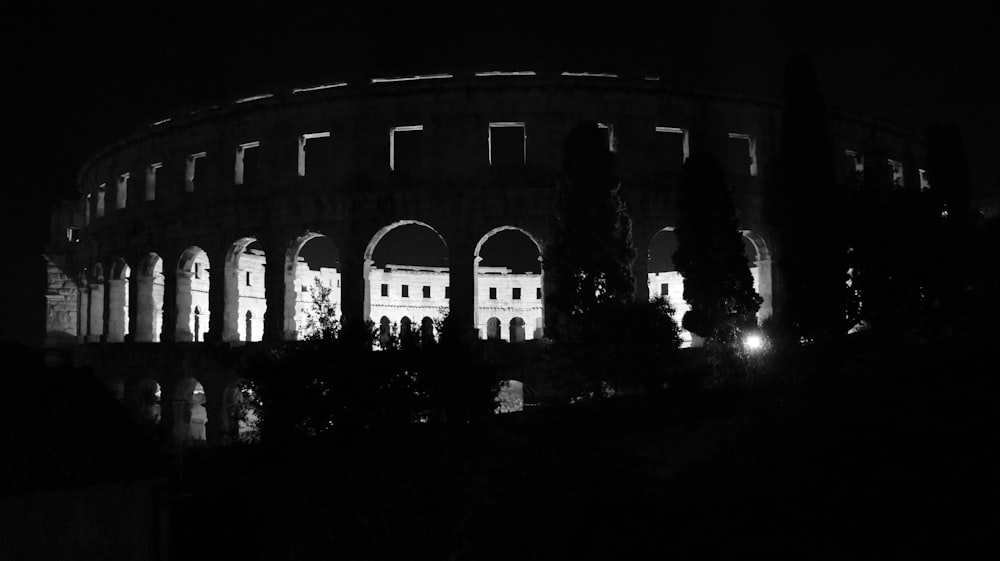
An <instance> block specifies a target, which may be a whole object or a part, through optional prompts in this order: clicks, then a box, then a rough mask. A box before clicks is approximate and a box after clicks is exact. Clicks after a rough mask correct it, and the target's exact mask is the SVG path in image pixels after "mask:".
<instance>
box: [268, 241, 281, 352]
mask: <svg viewBox="0 0 1000 561" xmlns="http://www.w3.org/2000/svg"><path fill="white" fill-rule="evenodd" d="M264 243H265V246H264V255H265V262H264V300H265V301H266V302H267V304H266V306H267V308H266V309H265V311H264V335H263V340H264V341H269V342H280V341H283V340H284V339H285V252H284V246H285V244H284V243H283V241H282V240H281V239H268V240H266V241H265V242H264Z"/></svg>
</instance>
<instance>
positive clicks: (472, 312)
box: [448, 239, 477, 341]
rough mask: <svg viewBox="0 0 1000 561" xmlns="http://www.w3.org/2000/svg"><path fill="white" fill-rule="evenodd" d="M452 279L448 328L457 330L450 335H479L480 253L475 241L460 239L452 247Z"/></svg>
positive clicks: (449, 254) (450, 274)
mask: <svg viewBox="0 0 1000 561" xmlns="http://www.w3.org/2000/svg"><path fill="white" fill-rule="evenodd" d="M448 279H449V280H448V283H449V285H450V286H451V288H450V291H451V299H450V301H449V303H448V304H449V313H448V320H449V321H448V323H449V324H450V325H449V326H448V328H449V329H451V330H453V333H452V334H451V335H450V337H453V338H454V339H458V340H462V341H465V340H468V339H476V338H477V335H476V323H475V318H476V292H475V290H476V257H475V247H474V246H473V245H472V244H470V243H465V241H464V240H461V239H456V240H454V242H453V243H452V244H451V245H450V246H449V247H448Z"/></svg>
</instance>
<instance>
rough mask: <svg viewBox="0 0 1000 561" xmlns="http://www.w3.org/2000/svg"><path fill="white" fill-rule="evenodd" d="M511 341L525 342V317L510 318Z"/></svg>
mask: <svg viewBox="0 0 1000 561" xmlns="http://www.w3.org/2000/svg"><path fill="white" fill-rule="evenodd" d="M510 342H511V343H523V342H524V319H522V318H519V317H513V318H511V320H510Z"/></svg>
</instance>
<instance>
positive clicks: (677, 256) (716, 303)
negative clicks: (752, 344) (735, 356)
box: [673, 154, 763, 341]
mask: <svg viewBox="0 0 1000 561" xmlns="http://www.w3.org/2000/svg"><path fill="white" fill-rule="evenodd" d="M677 210H678V219H677V229H676V235H677V250H676V251H675V252H674V256H673V259H674V264H675V266H676V267H677V271H678V272H679V273H681V274H682V275H683V276H684V300H686V301H687V303H688V304H689V305H690V306H691V310H690V311H688V313H687V314H685V315H684V320H683V326H684V328H685V329H687V330H688V331H691V332H692V333H697V334H698V335H701V336H702V337H706V338H713V339H717V340H720V341H728V340H729V339H731V338H732V337H734V336H735V335H736V334H737V333H738V332H739V331H742V330H745V329H747V328H750V327H753V326H755V325H756V324H757V319H756V314H757V310H759V309H760V304H761V302H763V299H762V298H761V297H760V296H759V295H758V294H757V293H756V292H755V291H754V289H753V276H752V275H751V274H750V268H749V264H748V261H747V258H746V255H745V254H744V252H743V239H742V234H741V233H740V230H739V224H738V221H737V218H736V208H735V206H734V205H733V199H732V195H731V193H730V190H729V188H728V187H727V185H726V182H725V176H724V173H723V170H722V166H721V165H719V163H718V162H717V161H716V160H715V159H714V158H713V157H711V156H709V155H707V154H703V155H695V156H692V157H691V158H690V159H689V160H688V161H687V162H686V163H685V164H684V168H683V170H682V173H681V190H680V196H679V199H678V203H677Z"/></svg>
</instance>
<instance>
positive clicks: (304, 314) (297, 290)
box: [283, 231, 340, 341]
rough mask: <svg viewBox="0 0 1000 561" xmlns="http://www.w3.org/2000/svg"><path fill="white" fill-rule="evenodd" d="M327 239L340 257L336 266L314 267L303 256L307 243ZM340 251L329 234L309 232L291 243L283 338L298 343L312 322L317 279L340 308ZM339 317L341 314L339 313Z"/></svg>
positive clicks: (287, 259) (285, 279)
mask: <svg viewBox="0 0 1000 561" xmlns="http://www.w3.org/2000/svg"><path fill="white" fill-rule="evenodd" d="M320 239H322V240H327V241H328V242H329V244H330V245H332V246H333V250H334V252H335V254H336V256H337V259H334V260H333V261H334V266H333V267H324V266H322V265H319V266H318V267H317V268H315V269H314V268H313V266H312V264H310V263H309V260H308V259H304V258H303V257H302V255H301V253H302V249H303V248H304V247H305V246H306V244H308V243H310V242H312V241H314V240H320ZM339 257H340V255H339V248H338V247H337V244H336V242H334V241H333V239H332V238H331V237H329V236H327V235H325V234H322V233H320V232H314V231H306V233H305V234H303V235H301V236H299V237H297V238H295V239H294V240H292V241H291V243H289V244H288V248H287V249H286V251H285V268H284V290H285V298H284V313H283V326H284V327H283V337H284V339H285V340H288V341H294V340H296V339H301V338H302V336H303V335H304V333H303V331H304V328H305V326H306V323H307V322H308V318H309V317H310V314H313V313H314V311H313V291H312V287H313V283H314V282H315V280H314V279H319V280H320V282H321V283H322V284H323V286H324V287H326V288H328V289H329V290H330V293H329V300H330V303H331V304H333V305H334V307H335V308H336V307H337V304H339V302H340V272H339V271H338V269H337V266H336V265H337V264H339ZM338 316H339V314H338Z"/></svg>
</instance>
